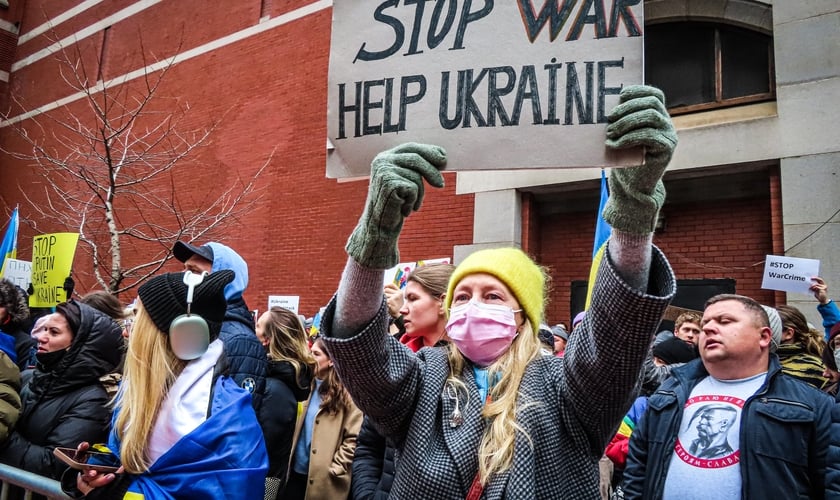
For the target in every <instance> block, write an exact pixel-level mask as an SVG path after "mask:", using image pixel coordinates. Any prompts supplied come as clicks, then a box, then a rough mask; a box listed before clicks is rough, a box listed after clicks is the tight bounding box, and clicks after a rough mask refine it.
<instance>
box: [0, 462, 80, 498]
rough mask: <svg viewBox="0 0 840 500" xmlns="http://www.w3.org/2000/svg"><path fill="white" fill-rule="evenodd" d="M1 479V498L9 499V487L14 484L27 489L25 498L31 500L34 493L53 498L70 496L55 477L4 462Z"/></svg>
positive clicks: (0, 469)
mask: <svg viewBox="0 0 840 500" xmlns="http://www.w3.org/2000/svg"><path fill="white" fill-rule="evenodd" d="M0 481H2V482H3V488H2V490H0V500H8V498H9V489H10V488H11V486H12V485H15V486H19V487H21V488H23V489H24V490H25V491H26V493H25V495H24V497H23V499H24V500H31V499H32V494H33V493H37V494H40V495H44V496H45V497H47V498H49V499H51V500H52V499H61V500H63V499H69V498H70V497H68V496H67V495H65V494H64V493H63V492H62V491H61V484H60V483H59V482H58V481H56V480H55V479H50V478H48V477H44V476H39V475H38V474H33V473H31V472H27V471H25V470H23V469H16V468H15V467H10V466H8V465H4V464H0Z"/></svg>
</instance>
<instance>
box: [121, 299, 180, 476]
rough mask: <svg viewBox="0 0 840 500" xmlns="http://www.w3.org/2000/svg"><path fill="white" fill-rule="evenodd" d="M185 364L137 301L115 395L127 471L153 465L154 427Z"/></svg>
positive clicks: (143, 469)
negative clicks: (151, 443) (150, 448)
mask: <svg viewBox="0 0 840 500" xmlns="http://www.w3.org/2000/svg"><path fill="white" fill-rule="evenodd" d="M186 364H187V363H186V362H185V361H182V360H180V359H178V358H177V357H176V356H175V354H173V352H172V349H171V348H170V347H169V340H168V338H167V336H166V334H164V333H163V332H161V331H160V330H159V329H158V327H157V326H155V324H154V322H152V319H151V317H150V316H149V315H148V313H146V310H145V309H144V308H143V306H142V304H141V303H140V302H139V301H138V306H137V316H136V319H135V321H134V327H133V329H132V332H131V336H129V338H128V353H127V354H126V358H125V368H124V371H123V381H122V384H121V385H120V389H119V392H117V396H116V398H115V407H116V409H118V410H119V412H120V413H119V415H118V416H117V420H116V422H115V423H114V425H115V426H116V429H115V430H116V432H117V436H118V437H119V439H120V458H121V460H122V464H123V467H125V471H126V472H127V473H129V474H141V473H143V472H146V471H147V470H148V469H149V467H150V466H151V463H149V457H148V455H147V445H148V442H149V436H150V434H151V432H152V427H153V426H154V424H155V420H156V419H157V416H158V413H159V412H160V407H161V404H162V402H163V399H164V398H165V397H166V394H168V393H169V389H170V388H171V387H172V384H173V383H174V382H175V379H176V378H177V377H178V375H179V374H180V373H181V372H182V371H183V369H184V367H185V366H186Z"/></svg>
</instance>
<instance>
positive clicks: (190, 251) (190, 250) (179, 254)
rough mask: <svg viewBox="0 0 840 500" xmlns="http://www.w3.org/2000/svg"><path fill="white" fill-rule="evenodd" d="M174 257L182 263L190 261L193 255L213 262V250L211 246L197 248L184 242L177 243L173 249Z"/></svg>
mask: <svg viewBox="0 0 840 500" xmlns="http://www.w3.org/2000/svg"><path fill="white" fill-rule="evenodd" d="M172 255H174V256H175V258H176V259H178V260H180V261H181V262H186V261H188V260H189V259H190V257H192V256H193V255H198V256H199V257H203V258H205V259H207V260H209V261H210V262H213V249H212V248H210V246H209V245H201V246H200V247H197V246H195V245H190V244H189V243H184V242H183V241H176V242H175V246H174V247H172Z"/></svg>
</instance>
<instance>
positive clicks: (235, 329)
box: [172, 241, 268, 424]
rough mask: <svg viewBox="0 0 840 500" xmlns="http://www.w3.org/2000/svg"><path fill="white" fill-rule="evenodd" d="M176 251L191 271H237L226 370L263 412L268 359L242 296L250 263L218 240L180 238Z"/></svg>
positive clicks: (224, 335)
mask: <svg viewBox="0 0 840 500" xmlns="http://www.w3.org/2000/svg"><path fill="white" fill-rule="evenodd" d="M172 254H173V255H174V256H175V258H176V259H178V260H179V261H181V262H183V263H184V269H185V270H187V271H192V272H194V273H201V272H202V271H207V272H208V273H212V272H215V271H220V270H222V269H230V270H231V271H233V272H234V273H236V277H235V278H234V279H233V281H232V282H230V283H229V284H228V285H227V286H226V287H225V299H226V300H227V312H226V313H225V321H224V323H222V331H221V333H220V334H219V338H220V339H221V340H222V343H223V345H224V355H225V358H226V363H227V369H226V370H225V371H226V373H227V374H228V375H229V376H230V377H231V378H232V379H233V380H234V381H235V382H236V383H237V385H239V386H240V387H243V388H245V389H247V390H248V392H250V393H251V397H252V404H253V406H254V410H255V411H256V412H257V415H259V414H260V411H259V410H260V406H261V405H262V398H263V394H264V393H265V372H266V368H267V366H268V359H267V358H266V356H265V349H263V346H262V345H260V342H259V340H257V336H256V333H254V318H253V316H252V315H251V311H250V310H249V309H248V305H247V304H245V299H244V298H242V294H243V293H244V292H245V288H246V287H247V286H248V264H247V263H245V260H244V259H242V257H240V256H239V254H238V253H236V252H235V251H234V250H233V249H232V248H230V247H228V246H226V245H222V244H221V243H216V242H210V243H207V244H206V245H202V246H200V247H197V246H194V245H190V244H189V243H184V242H182V241H179V242H177V243H175V246H174V247H173V249H172ZM260 423H261V424H263V422H260Z"/></svg>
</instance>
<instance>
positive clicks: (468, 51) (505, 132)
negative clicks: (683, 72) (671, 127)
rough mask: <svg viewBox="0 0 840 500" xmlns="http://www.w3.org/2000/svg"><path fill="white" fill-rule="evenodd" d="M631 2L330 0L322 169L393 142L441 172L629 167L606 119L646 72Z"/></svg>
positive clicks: (637, 7) (358, 159)
mask: <svg viewBox="0 0 840 500" xmlns="http://www.w3.org/2000/svg"><path fill="white" fill-rule="evenodd" d="M643 34H644V3H643V2H642V1H640V0H607V1H604V2H570V1H563V0H538V1H533V0H508V1H504V2H500V1H494V0H470V1H466V0H465V1H457V0H450V1H437V2H426V1H409V0H388V1H382V0H335V1H334V2H333V22H332V46H331V47H330V67H329V84H328V85H329V88H328V103H327V134H328V152H327V176H328V177H332V178H352V177H360V176H366V175H368V172H369V169H370V162H371V160H372V159H373V157H374V156H375V155H376V154H377V153H379V152H380V151H384V150H386V149H390V148H392V147H394V146H396V145H398V144H400V143H404V142H423V143H430V144H436V145H439V146H442V147H444V148H445V149H446V150H447V155H448V162H447V166H446V170H449V171H457V170H498V169H524V168H558V167H562V168H565V167H569V168H573V167H602V166H626V165H636V164H639V163H640V162H641V158H642V155H641V149H640V148H635V149H633V150H623V151H618V152H616V151H612V150H607V149H606V148H605V147H604V139H605V130H606V122H607V120H606V116H607V114H608V113H609V111H610V110H611V109H612V108H613V107H614V106H615V105H616V104H618V94H619V92H620V91H621V88H622V87H623V86H626V85H634V84H640V83H642V82H643V63H642V54H643Z"/></svg>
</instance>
